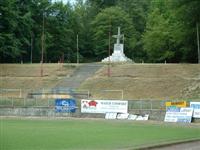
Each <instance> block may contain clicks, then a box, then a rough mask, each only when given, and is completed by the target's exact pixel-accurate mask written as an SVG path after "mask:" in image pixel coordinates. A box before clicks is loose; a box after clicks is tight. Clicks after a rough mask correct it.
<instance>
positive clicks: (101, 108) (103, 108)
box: [81, 99, 128, 113]
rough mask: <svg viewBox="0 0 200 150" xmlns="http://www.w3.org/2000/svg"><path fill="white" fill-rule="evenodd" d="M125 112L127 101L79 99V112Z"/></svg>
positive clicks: (126, 110)
mask: <svg viewBox="0 0 200 150" xmlns="http://www.w3.org/2000/svg"><path fill="white" fill-rule="evenodd" d="M109 112H111V113H115V112H116V113H127V112H128V101H121V100H87V99H82V100H81V113H109Z"/></svg>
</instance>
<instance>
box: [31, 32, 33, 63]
mask: <svg viewBox="0 0 200 150" xmlns="http://www.w3.org/2000/svg"><path fill="white" fill-rule="evenodd" d="M32 63H33V39H32V34H31V64H32Z"/></svg>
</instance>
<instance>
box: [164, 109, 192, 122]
mask: <svg viewBox="0 0 200 150" xmlns="http://www.w3.org/2000/svg"><path fill="white" fill-rule="evenodd" d="M192 114H193V108H181V109H180V112H169V111H168V112H166V115H165V120H164V121H165V122H187V123H190V122H191V121H192Z"/></svg>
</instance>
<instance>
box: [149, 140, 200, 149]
mask: <svg viewBox="0 0 200 150" xmlns="http://www.w3.org/2000/svg"><path fill="white" fill-rule="evenodd" d="M150 150H200V140H199V141H194V142H186V143H180V144H174V145H169V146H165V147H159V148H150Z"/></svg>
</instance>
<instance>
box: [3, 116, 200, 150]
mask: <svg viewBox="0 0 200 150" xmlns="http://www.w3.org/2000/svg"><path fill="white" fill-rule="evenodd" d="M0 121H1V132H0V134H1V136H0V145H1V147H0V149H1V150H116V149H123V150H124V149H136V148H138V147H141V146H142V147H144V146H149V145H157V144H163V143H170V142H175V141H182V140H190V139H200V127H198V126H196V125H195V126H192V125H185V124H179V125H175V124H163V123H149V122H131V121H119V120H115V121H109V120H88V119H87V120H85V119H84V120H83V119H66V120H47V119H46V120H41V119H34V120H31V119H22V120H20V119H1V120H0Z"/></svg>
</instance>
